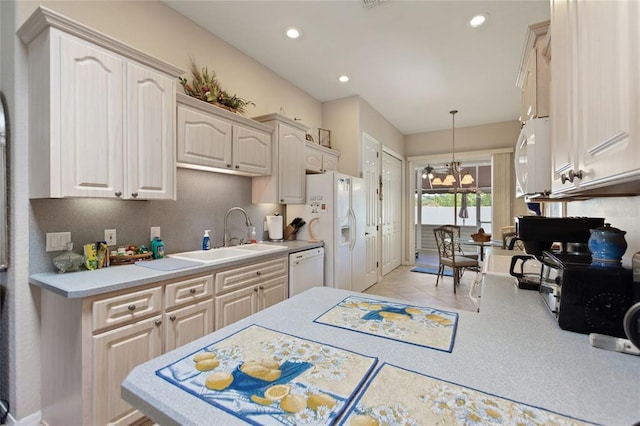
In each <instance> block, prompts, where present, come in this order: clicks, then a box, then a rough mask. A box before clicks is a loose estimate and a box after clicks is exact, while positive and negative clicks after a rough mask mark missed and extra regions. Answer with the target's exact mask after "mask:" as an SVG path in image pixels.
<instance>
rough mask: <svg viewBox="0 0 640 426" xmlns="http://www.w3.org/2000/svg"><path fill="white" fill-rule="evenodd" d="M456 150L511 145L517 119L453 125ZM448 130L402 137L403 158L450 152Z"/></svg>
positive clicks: (518, 130)
mask: <svg viewBox="0 0 640 426" xmlns="http://www.w3.org/2000/svg"><path fill="white" fill-rule="evenodd" d="M455 132H456V134H455V137H456V147H455V148H456V152H464V151H478V150H488V149H497V148H513V147H514V146H515V144H516V140H517V139H518V134H519V133H520V124H519V123H518V121H505V122H502V123H494V124H486V125H482V126H472V127H461V128H458V127H456V129H455ZM451 148H452V135H451V129H444V130H437V131H433V132H427V133H416V134H413V135H407V136H406V137H405V147H404V154H405V155H406V156H407V157H412V156H419V155H433V154H445V153H450V152H451Z"/></svg>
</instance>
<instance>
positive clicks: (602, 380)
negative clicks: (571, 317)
mask: <svg viewBox="0 0 640 426" xmlns="http://www.w3.org/2000/svg"><path fill="white" fill-rule="evenodd" d="M354 295H360V296H365V297H369V298H372V299H377V300H383V301H384V300H392V299H388V298H384V297H382V296H369V295H366V294H364V295H363V294H360V293H353V292H348V291H343V290H338V289H333V288H327V287H317V288H313V289H311V290H308V291H306V292H304V293H302V294H300V295H298V296H295V297H293V298H291V299H288V300H286V301H284V302H282V303H280V304H278V305H275V306H273V307H271V308H269V309H266V310H264V311H261V312H258V313H257V314H254V315H252V316H250V317H248V318H245V319H243V320H241V321H238V322H237V323H234V324H232V325H231V326H228V327H226V328H223V329H221V330H218V331H216V332H214V333H212V334H210V335H208V336H205V337H203V338H201V339H199V340H196V341H194V342H192V343H189V344H187V345H185V346H183V347H181V348H178V349H176V350H174V351H172V352H169V353H166V354H164V355H162V356H160V357H158V358H155V359H153V360H151V361H149V362H146V363H144V364H142V365H140V366H138V367H136V368H134V369H133V370H132V372H131V373H130V374H129V375H128V377H127V379H126V380H125V381H124V383H123V385H122V396H123V398H124V399H125V401H127V402H129V403H130V404H131V405H133V406H134V407H136V408H137V409H139V410H141V411H142V412H143V413H145V414H146V415H147V416H149V417H150V418H151V419H153V420H154V421H156V422H157V423H159V424H162V425H171V424H176V425H177V424H180V425H201V424H226V425H232V424H244V423H243V422H242V421H241V420H240V419H238V418H236V417H235V416H233V415H231V414H228V413H226V412H224V411H222V410H220V409H217V408H216V407H214V406H213V405H210V404H208V403H207V402H205V401H203V400H201V399H199V398H197V397H194V396H193V395H191V394H189V393H187V392H185V391H183V390H181V389H180V388H179V387H177V386H174V385H172V384H171V383H169V382H167V381H166V380H164V379H162V378H160V377H158V376H156V374H155V372H156V370H158V369H160V368H162V367H165V366H167V365H168V364H170V363H172V362H175V361H176V360H179V359H181V358H183V357H185V356H187V355H189V354H192V353H193V352H196V351H197V350H199V349H201V348H203V347H204V346H208V345H211V344H212V343H214V342H217V341H220V340H222V339H224V338H226V337H228V336H230V335H232V334H234V333H237V332H238V331H239V330H241V329H243V328H246V327H247V326H249V325H252V324H256V325H259V326H263V327H266V328H269V329H272V330H277V331H280V332H283V333H289V334H292V335H294V336H298V337H301V338H304V339H308V340H312V341H316V342H320V343H325V344H329V345H334V346H338V347H340V348H343V349H347V350H350V351H354V352H357V353H360V354H363V355H367V356H372V357H377V358H378V364H377V366H380V365H381V364H382V363H383V362H386V363H390V364H393V365H396V366H399V367H402V368H405V369H408V370H411V371H415V372H418V373H421V374H424V375H428V376H431V377H433V378H436V379H440V380H443V381H447V382H452V383H455V384H458V385H461V386H464V387H466V388H472V389H475V390H479V391H482V392H485V393H488V394H492V395H495V396H498V397H502V398H506V399H510V400H513V401H517V402H521V403H524V404H528V405H531V406H535V407H541V408H544V409H546V410H550V411H553V412H557V413H560V414H563V415H566V416H571V417H575V418H578V419H584V420H587V421H590V422H596V423H602V424H611V425H617V424H620V425H629V424H633V423H635V422H637V421H638V420H640V406H639V405H638V395H640V380H638V378H639V377H640V358H639V357H635V356H632V355H627V354H621V353H617V352H610V351H605V350H602V349H597V348H594V347H591V346H590V345H589V339H588V336H587V335H583V334H577V333H572V332H567V331H564V330H561V329H560V328H559V327H558V324H557V323H556V322H555V319H554V318H553V317H552V316H551V315H550V314H549V312H548V311H547V310H546V307H545V305H544V303H543V302H542V300H541V299H540V297H539V295H538V294H537V293H536V292H533V291H529V290H521V289H518V288H517V287H516V286H515V285H514V282H513V278H511V277H508V278H507V277H502V276H490V275H485V277H484V282H483V292H482V305H481V311H480V313H475V312H466V311H459V320H458V327H457V334H456V337H455V342H454V346H453V349H452V352H450V353H449V352H446V351H439V350H433V349H429V348H425V347H420V346H416V345H411V344H407V343H402V342H399V341H394V340H390V339H384V338H380V337H376V336H372V335H368V334H363V333H358V332H353V331H349V330H346V329H342V328H336V327H331V326H326V325H323V324H318V323H314V319H316V318H317V317H318V316H319V315H321V314H322V313H324V312H325V311H327V310H329V309H331V308H332V307H333V306H335V305H336V304H337V303H339V302H340V301H342V300H343V299H344V298H345V297H348V296H354ZM432 307H433V308H438V307H437V306H432Z"/></svg>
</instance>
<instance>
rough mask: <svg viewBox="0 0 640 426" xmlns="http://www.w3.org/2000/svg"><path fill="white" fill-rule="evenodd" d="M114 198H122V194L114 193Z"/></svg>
mask: <svg viewBox="0 0 640 426" xmlns="http://www.w3.org/2000/svg"><path fill="white" fill-rule="evenodd" d="M114 195H115V196H116V197H118V198H120V197H122V192H120V191H116V193H115V194H114Z"/></svg>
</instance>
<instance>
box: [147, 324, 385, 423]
mask: <svg viewBox="0 0 640 426" xmlns="http://www.w3.org/2000/svg"><path fill="white" fill-rule="evenodd" d="M376 363H377V358H373V357H369V356H365V355H360V354H358V353H355V352H352V351H348V350H346V349H341V348H338V347H336V346H330V345H327V344H324V343H319V342H314V341H311V340H306V339H302V338H300V337H296V336H293V335H290V334H285V333H281V332H278V331H275V330H271V329H268V328H264V327H260V326H257V325H255V324H254V325H250V326H248V327H247V328H244V329H242V330H240V331H239V332H237V333H235V334H233V335H231V336H229V337H226V338H224V339H222V340H220V341H217V342H214V343H213V344H210V345H207V346H205V347H203V348H201V349H199V350H198V351H196V352H194V353H192V354H190V355H188V356H186V357H184V358H182V359H180V360H178V361H176V362H174V363H171V364H169V365H167V366H165V367H163V368H161V369H159V370H157V371H156V375H157V376H159V377H162V378H163V379H165V380H167V381H168V382H169V383H171V384H173V385H175V386H177V387H179V388H180V389H182V390H184V391H185V392H188V393H190V394H191V395H193V396H195V397H197V398H199V399H201V400H203V401H205V402H207V403H209V404H211V405H213V406H215V407H217V408H220V409H222V410H224V411H226V412H228V413H230V414H232V415H234V416H236V417H238V418H240V419H242V420H243V421H245V422H248V423H250V424H254V425H294V424H297V421H299V418H298V416H303V417H302V418H303V419H304V420H305V422H304V423H305V424H316V425H320V424H333V423H334V422H335V421H336V420H337V418H338V417H339V416H340V415H341V414H342V412H343V411H344V410H345V409H346V407H347V406H348V405H349V402H350V401H351V400H352V399H353V398H354V397H355V396H356V393H357V391H358V390H359V389H360V387H361V386H362V385H363V384H364V382H365V380H366V379H367V378H368V376H369V374H370V373H371V371H372V370H373V367H374V366H375V365H376ZM323 404H324V405H323ZM318 405H322V408H323V409H321V410H317V411H315V410H306V408H307V407H314V406H318Z"/></svg>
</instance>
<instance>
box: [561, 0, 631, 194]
mask: <svg viewBox="0 0 640 426" xmlns="http://www.w3.org/2000/svg"><path fill="white" fill-rule="evenodd" d="M639 9H640V7H639V4H638V3H637V2H622V1H621V2H586V1H567V0H562V1H555V0H554V1H553V2H552V24H551V25H552V37H553V39H552V41H551V48H552V59H553V60H552V67H551V69H552V83H551V84H552V122H551V123H552V129H553V130H552V135H553V143H554V158H553V165H554V183H553V191H552V192H553V194H552V196H553V195H555V196H562V195H563V194H567V195H577V194H580V195H589V194H594V195H597V194H598V193H599V192H602V193H603V194H611V193H620V194H624V193H635V192H637V188H638V183H639V182H640V162H639V161H638V159H640V120H638V117H640V96H639V95H638V94H639V93H640V36H639V33H638V31H637V22H638V19H639V18H640V13H639ZM634 188H635V189H634Z"/></svg>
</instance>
